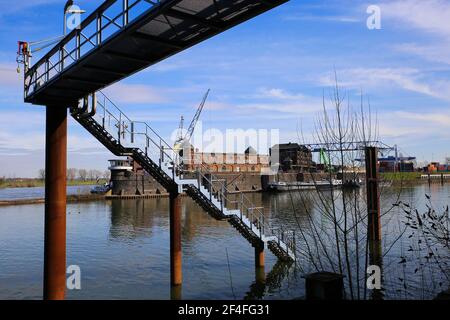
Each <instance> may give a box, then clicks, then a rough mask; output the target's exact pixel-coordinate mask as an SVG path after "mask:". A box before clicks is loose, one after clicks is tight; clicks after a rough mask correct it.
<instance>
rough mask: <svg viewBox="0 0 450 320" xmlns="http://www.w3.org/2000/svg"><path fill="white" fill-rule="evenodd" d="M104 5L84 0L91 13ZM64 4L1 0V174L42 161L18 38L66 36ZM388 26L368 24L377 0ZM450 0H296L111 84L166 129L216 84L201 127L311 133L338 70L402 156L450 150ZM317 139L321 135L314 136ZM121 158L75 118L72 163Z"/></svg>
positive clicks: (38, 115)
mask: <svg viewBox="0 0 450 320" xmlns="http://www.w3.org/2000/svg"><path fill="white" fill-rule="evenodd" d="M101 2H102V1H100V0H89V1H87V0H79V1H76V3H77V4H78V5H79V6H80V7H82V8H83V9H85V10H87V11H88V12H89V11H92V10H93V9H94V8H95V7H97V6H98V5H99V4H100V3H101ZM64 3H65V1H61V0H29V1H21V2H19V1H17V2H10V1H6V0H0V176H3V175H4V176H7V177H33V176H36V175H37V172H38V170H39V169H40V168H43V167H44V150H43V147H44V141H45V135H44V133H45V119H44V112H45V110H44V108H43V107H41V106H32V105H27V104H24V103H23V97H22V81H23V80H22V77H21V76H20V75H18V74H17V73H16V67H17V65H16V63H15V53H16V51H17V40H27V41H35V40H40V39H43V38H50V37H53V36H57V35H60V34H61V33H62V14H61V13H62V10H63V6H64ZM371 4H375V5H379V6H380V8H381V19H382V20H381V21H382V28H381V30H369V29H368V28H367V27H366V19H367V17H368V14H367V13H366V9H367V7H368V6H369V5H371ZM448 21H450V1H442V0H441V1H439V0H429V1H426V0H410V1H402V0H392V1H372V2H367V1H347V0H341V1H338V0H334V1H297V0H291V1H290V2H288V3H287V4H285V5H283V6H281V7H279V8H277V9H275V10H273V11H271V12H268V13H266V14H264V15H262V16H259V17H257V18H255V19H253V20H251V21H249V22H247V23H244V24H242V25H240V26H238V27H236V28H234V29H232V30H229V31H227V32H225V33H223V34H221V35H219V36H217V37H215V38H212V39H210V40H208V41H207V42H204V43H202V44H200V45H198V46H196V47H194V48H191V49H189V50H187V51H185V52H183V53H181V54H178V55H176V56H174V57H172V58H170V59H168V60H166V61H164V62H162V63H160V64H158V65H156V66H153V67H150V68H149V69H147V70H145V71H143V72H141V73H139V74H137V75H134V76H132V77H130V78H128V79H126V80H124V81H122V82H120V83H118V84H115V85H114V86H113V88H109V89H106V90H105V91H106V92H107V93H109V95H110V96H111V97H112V98H113V100H114V101H116V102H117V103H118V104H119V105H120V106H121V107H122V109H124V110H125V111H126V112H127V113H129V114H130V115H131V116H132V118H135V119H141V120H146V121H148V122H150V123H151V125H152V126H153V127H155V128H156V129H157V130H158V131H159V132H161V133H162V135H163V136H164V137H167V138H169V137H170V135H171V133H172V132H173V131H174V130H175V129H176V128H177V126H178V122H179V118H180V115H184V116H185V118H186V119H187V120H186V121H187V122H189V121H190V119H191V118H192V116H193V114H194V112H195V109H196V107H197V105H198V103H199V102H200V100H201V98H202V96H203V94H204V92H205V91H206V89H207V88H211V96H210V98H209V99H208V102H207V106H206V109H205V111H204V112H203V114H202V117H201V120H202V127H203V130H207V129H210V128H218V129H220V130H225V129H279V130H280V138H281V140H282V141H286V142H287V141H295V142H297V141H298V140H299V139H298V136H299V128H300V127H301V130H302V132H303V134H304V135H305V137H306V138H305V139H307V140H308V137H309V135H310V134H311V133H312V132H313V130H314V129H313V128H314V121H315V119H316V118H317V114H318V112H320V109H321V107H322V95H323V93H324V92H325V94H326V95H328V94H329V92H330V90H331V86H332V85H333V81H332V79H333V73H334V70H336V73H337V75H338V79H339V82H340V85H341V87H342V90H343V91H345V92H346V93H347V94H348V96H349V97H350V103H351V104H352V105H353V106H354V107H358V106H359V93H360V91H361V90H362V91H363V92H364V94H365V95H366V96H367V98H369V99H370V103H371V106H372V109H373V110H375V111H376V113H377V117H378V121H379V134H380V139H381V140H383V141H384V142H386V143H388V144H391V145H393V144H398V145H399V147H400V151H401V152H402V153H403V154H405V155H406V154H408V155H414V156H417V158H418V160H419V162H420V161H424V160H431V159H433V160H437V161H443V160H444V157H446V156H450V147H449V142H450V130H449V129H450V108H449V104H450V80H449V75H450V43H449V40H450V24H449V23H448ZM307 142H312V141H307ZM109 158H113V156H112V155H111V154H109V152H108V151H106V150H105V149H104V148H103V147H102V146H101V145H100V144H99V143H98V142H96V141H95V139H94V138H92V137H91V136H90V135H89V134H87V133H86V132H84V131H83V129H82V128H81V127H79V125H77V124H76V123H74V121H72V120H71V119H70V122H69V155H68V166H69V167H77V168H93V169H94V168H95V169H101V170H104V169H106V166H107V163H106V160H107V159H109Z"/></svg>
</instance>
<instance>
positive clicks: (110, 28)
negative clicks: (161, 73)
mask: <svg viewBox="0 0 450 320" xmlns="http://www.w3.org/2000/svg"><path fill="white" fill-rule="evenodd" d="M287 1H288V0H159V1H157V0H153V1H151V0H106V1H104V2H103V4H102V5H100V6H99V7H98V8H97V9H96V10H95V11H94V12H93V13H92V14H90V15H89V16H88V17H87V18H86V19H84V20H83V21H82V22H81V25H80V27H79V28H78V29H75V30H73V31H71V32H70V33H69V34H68V35H67V36H65V37H64V38H63V39H62V40H61V41H59V42H58V43H57V44H56V45H55V46H54V47H53V48H52V49H51V50H50V51H49V52H48V53H47V54H45V55H44V56H43V57H42V58H41V59H40V60H38V61H37V62H36V63H35V64H34V65H32V64H31V61H29V57H26V59H25V61H24V62H25V68H24V70H25V76H24V99H25V102H28V103H32V104H36V105H44V106H46V107H47V108H46V200H45V201H46V206H45V243H44V299H63V298H64V291H65V280H66V279H65V276H66V273H65V272H66V269H65V266H66V259H65V257H66V219H65V217H66V193H65V190H66V154H67V109H68V108H69V109H70V111H71V115H72V116H73V117H74V119H75V120H76V121H77V122H78V123H80V124H81V125H82V126H83V127H84V128H85V129H86V130H87V131H88V132H90V133H91V134H92V135H93V136H94V137H95V138H96V139H97V140H98V141H100V142H101V143H102V144H103V145H104V146H105V147H106V148H107V149H108V150H110V151H111V152H112V153H114V154H115V155H118V156H131V157H132V158H133V159H134V160H135V161H137V162H138V163H139V164H140V165H141V166H142V167H143V168H144V169H145V170H146V171H147V172H148V173H149V174H151V175H152V176H153V177H154V178H155V179H156V180H157V181H158V182H159V183H161V185H163V186H164V187H165V188H166V189H167V191H168V192H169V194H170V196H169V208H170V213H169V215H170V259H171V260H170V262H171V263H170V266H171V267H170V268H171V269H170V273H171V284H172V285H173V286H179V285H181V283H182V272H181V270H182V268H181V197H180V194H181V192H185V193H186V194H188V195H189V196H190V197H191V198H192V199H193V200H194V201H196V202H197V203H198V204H199V205H200V206H201V207H202V208H203V209H204V210H205V211H206V212H208V213H209V214H210V215H211V216H213V217H214V218H216V219H219V220H227V221H228V222H229V223H230V224H231V225H232V226H234V227H235V228H236V229H237V230H238V231H239V232H240V233H241V234H242V235H243V236H244V237H245V238H246V239H247V240H248V241H249V242H250V243H251V245H252V246H253V247H254V248H255V267H256V268H257V269H258V268H261V267H263V266H264V251H263V250H264V247H267V248H268V249H270V250H271V251H272V252H273V253H274V254H275V255H276V256H277V257H278V258H279V259H280V260H289V261H292V260H295V235H292V234H291V233H289V232H286V231H285V230H278V231H274V229H273V228H272V227H271V226H270V224H269V223H268V222H267V221H266V219H265V216H264V210H263V209H261V208H257V207H256V206H255V205H253V204H252V203H251V201H249V200H248V199H246V198H245V195H241V200H240V201H238V202H237V203H236V205H237V208H228V207H227V204H229V203H230V202H231V200H230V199H227V191H226V186H225V185H223V186H222V187H220V188H218V189H214V188H213V181H216V180H217V179H215V178H214V177H213V175H212V174H210V173H207V174H205V172H201V171H199V173H198V176H197V178H196V179H189V178H186V177H185V176H184V173H183V170H182V168H180V167H178V166H177V163H178V162H177V159H176V152H174V150H173V149H172V148H171V146H169V145H168V144H167V143H166V142H164V140H163V139H162V138H161V137H160V136H159V135H158V133H157V132H156V131H155V130H153V129H152V128H151V127H150V126H149V125H148V124H146V123H144V122H141V121H139V119H133V120H132V119H130V118H129V117H127V116H126V114H125V113H124V112H122V111H121V110H120V109H119V108H118V107H117V106H115V105H114V104H113V103H112V102H111V101H107V99H106V97H105V99H103V101H104V103H103V104H101V103H99V102H98V100H97V97H98V95H99V94H101V93H99V91H100V90H101V89H102V88H105V87H107V86H110V85H111V84H113V83H115V82H117V81H119V80H122V79H125V78H127V77H129V76H130V75H132V74H134V73H136V72H138V71H140V70H142V69H145V68H147V67H149V66H151V65H154V64H155V63H157V62H159V61H162V60H164V59H166V58H168V57H170V56H172V55H174V54H176V53H178V52H181V51H183V50H185V49H187V48H189V47H191V46H193V45H195V44H198V43H200V42H202V41H205V40H206V39H208V38H210V37H212V36H214V35H217V34H219V33H221V32H223V31H225V30H227V29H229V28H231V27H234V26H236V25H238V24H240V23H242V22H244V21H247V20H249V19H251V18H254V17H256V16H258V15H260V14H262V13H263V12H266V11H268V10H270V9H273V8H275V7H277V6H279V5H281V4H283V3H285V2H287ZM89 97H91V98H89ZM89 101H91V103H89ZM80 102H81V103H80ZM151 147H152V148H153V152H151V150H150V149H151Z"/></svg>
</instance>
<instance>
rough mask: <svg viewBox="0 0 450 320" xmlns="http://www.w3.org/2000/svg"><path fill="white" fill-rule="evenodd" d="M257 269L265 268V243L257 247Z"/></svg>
mask: <svg viewBox="0 0 450 320" xmlns="http://www.w3.org/2000/svg"><path fill="white" fill-rule="evenodd" d="M255 267H256V268H264V243H261V244H258V245H256V246H255Z"/></svg>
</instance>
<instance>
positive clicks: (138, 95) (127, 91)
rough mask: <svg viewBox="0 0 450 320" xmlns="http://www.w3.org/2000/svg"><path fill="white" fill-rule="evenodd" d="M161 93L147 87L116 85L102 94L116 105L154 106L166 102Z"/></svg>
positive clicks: (160, 90)
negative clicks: (147, 104)
mask: <svg viewBox="0 0 450 320" xmlns="http://www.w3.org/2000/svg"><path fill="white" fill-rule="evenodd" d="M162 91H164V90H163V89H157V88H154V87H152V86H148V85H142V84H124V83H117V84H114V85H112V86H110V87H109V88H107V89H105V90H104V93H105V94H106V95H107V96H108V97H109V98H111V100H112V101H114V102H117V103H129V104H143V103H149V104H154V103H161V102H166V101H167V99H166V98H165V97H164V96H163V95H162V94H161V92H162Z"/></svg>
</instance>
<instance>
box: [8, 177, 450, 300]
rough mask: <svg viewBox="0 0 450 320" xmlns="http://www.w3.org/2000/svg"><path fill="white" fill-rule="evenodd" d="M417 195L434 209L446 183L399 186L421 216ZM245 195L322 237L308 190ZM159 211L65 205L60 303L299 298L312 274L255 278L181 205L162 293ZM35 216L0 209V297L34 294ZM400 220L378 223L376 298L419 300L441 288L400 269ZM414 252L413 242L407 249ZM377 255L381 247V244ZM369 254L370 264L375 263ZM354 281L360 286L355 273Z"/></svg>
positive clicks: (277, 270)
mask: <svg viewBox="0 0 450 320" xmlns="http://www.w3.org/2000/svg"><path fill="white" fill-rule="evenodd" d="M425 194H428V195H430V196H431V198H432V200H433V201H435V203H436V206H443V205H446V204H448V202H449V194H450V185H448V184H447V185H444V186H441V185H431V186H430V187H428V185H424V186H414V187H409V188H404V189H403V190H402V194H401V199H402V200H403V201H405V202H412V203H414V204H415V205H417V206H418V207H419V210H421V209H420V208H422V209H423V208H425V209H426V203H425V202H424V200H425ZM356 195H359V196H361V195H363V190H360V191H356ZM330 196H331V195H330ZM352 196H355V194H354V193H348V194H345V197H349V199H350V198H351V197H352ZM247 197H249V198H251V199H252V201H253V202H254V203H256V205H257V206H263V207H265V208H266V209H265V214H266V218H267V221H270V222H271V224H272V225H274V226H282V227H283V228H285V229H288V230H289V229H295V230H296V231H297V232H298V233H299V238H300V231H302V232H304V233H305V235H307V234H308V233H311V231H314V229H312V226H311V223H310V221H311V219H314V221H316V222H317V228H319V229H318V230H317V232H319V233H320V232H322V229H323V230H325V231H326V228H327V226H328V224H329V219H328V218H326V215H325V214H324V212H323V211H322V210H321V209H320V208H321V202H320V200H319V199H318V198H317V195H316V194H315V193H314V192H304V193H302V195H300V194H299V193H297V192H295V193H292V194H289V193H280V194H272V195H270V194H261V193H253V194H247ZM397 198H398V193H397V191H396V190H395V188H392V189H391V190H390V191H389V190H384V191H383V193H382V204H383V205H384V207H383V209H382V212H385V211H387V210H388V208H389V207H390V206H391V205H392V203H394V202H395V201H396V199H397ZM168 212H169V208H168V199H164V198H161V199H137V200H111V201H98V202H88V203H70V204H68V213H69V214H68V216H67V227H68V233H67V241H68V242H67V252H68V254H67V260H68V263H69V264H77V265H79V266H80V267H81V269H82V270H83V290H81V291H79V292H75V291H71V292H68V298H69V299H71V298H80V299H91V298H96V299H99V298H100V299H101V298H103V299H110V298H134V299H170V298H174V299H175V298H177V299H178V298H183V299H234V296H236V298H237V299H243V298H246V299H268V298H270V299H292V298H298V297H302V296H303V295H304V280H302V278H301V276H302V275H304V274H305V273H307V272H309V271H315V267H314V266H313V265H308V263H309V262H308V259H306V257H305V256H300V257H299V261H297V263H296V264H292V265H290V266H288V265H285V264H282V263H277V260H276V258H275V257H274V256H273V255H272V254H271V253H269V252H266V267H265V270H264V272H263V271H262V270H259V271H260V272H255V268H254V250H253V248H252V247H251V245H250V244H249V243H248V242H247V241H246V240H245V239H243V238H242V236H241V235H240V234H239V233H238V232H237V231H236V230H234V229H233V228H232V227H231V226H230V225H229V224H228V223H227V222H226V221H216V220H214V219H213V218H211V217H210V216H209V215H208V214H207V213H205V212H204V211H203V210H202V209H201V208H200V207H198V206H197V205H196V204H195V203H194V202H193V201H191V200H190V199H189V198H183V200H182V252H183V281H184V282H183V287H182V288H177V289H179V290H175V291H174V290H171V288H170V276H169V270H170V268H169V233H168V229H169V228H168V227H169V214H168ZM43 214H44V207H43V205H28V206H15V207H0V252H1V255H0V270H2V272H1V273H0V283H1V284H2V290H0V298H3V299H10V298H17V299H21V298H25V297H26V298H37V299H39V298H40V297H41V292H42V290H41V288H42V251H43V246H42V244H43V223H42V221H43ZM401 217H402V212H401V211H399V210H391V211H389V212H387V213H386V214H385V215H384V216H383V234H384V235H385V238H384V239H383V242H382V244H381V250H382V254H381V255H380V254H379V253H378V257H381V256H382V257H383V273H384V275H383V283H384V286H385V287H384V289H385V290H384V291H383V292H382V293H383V298H386V299H392V298H396V299H398V298H414V297H415V298H427V299H428V298H430V297H433V296H434V295H435V294H436V293H437V292H439V291H442V290H443V289H442V288H441V287H439V285H438V284H439V282H440V280H441V279H440V278H439V277H438V276H439V275H438V274H437V273H436V274H434V273H432V274H431V276H428V275H427V274H426V273H424V274H420V275H419V273H420V272H421V270H420V271H419V272H418V273H417V274H416V273H415V269H414V268H413V267H412V265H411V266H410V265H407V264H399V261H400V260H399V257H400V256H405V255H406V253H407V252H408V250H409V246H410V245H412V244H411V241H412V240H414V239H415V238H414V237H413V238H411V239H409V238H408V237H409V236H410V233H406V234H405V235H404V236H403V237H402V238H401V240H399V241H397V242H395V241H394V240H395V239H396V238H397V237H398V235H399V233H401V231H402V229H401V228H400V226H401ZM320 228H322V229H320ZM325 231H323V232H325ZM360 231H361V232H363V231H364V230H360ZM309 245H310V246H311V250H312V251H313V252H317V248H316V247H315V246H316V245H320V243H319V244H316V243H315V242H313V241H311V242H309ZM324 245H325V246H326V247H327V249H330V252H333V251H332V250H331V249H332V247H333V242H332V240H328V239H326V241H324ZM417 246H418V244H417V243H416V244H415V246H414V248H416V247H417ZM376 248H378V250H380V246H377V247H376ZM227 250H228V253H229V257H228V258H227V254H226V252H227ZM302 250H303V251H305V246H304V245H302V246H301V247H300V248H299V251H302ZM376 252H377V250H374V253H375V255H374V256H373V261H375V260H376V259H377V255H376ZM363 254H364V252H363ZM422 256H423V254H422ZM322 258H323V259H326V257H324V256H322ZM331 258H332V259H334V258H335V255H332V256H331ZM370 263H372V262H370ZM228 264H229V266H230V269H229V268H228ZM327 271H330V270H327ZM424 272H426V270H424ZM230 273H231V277H230ZM230 278H231V279H230ZM400 278H401V279H402V280H399V279H400ZM360 279H362V280H361V285H363V282H364V274H363V273H361V274H360ZM406 280H407V281H408V285H407V286H405V282H406ZM402 281H403V282H402ZM422 282H424V283H422ZM443 285H445V282H444V284H443ZM424 286H428V287H427V289H426V290H422V289H420V288H423V287H424ZM405 287H406V289H404V288H405ZM231 288H233V290H231ZM399 289H401V290H402V291H401V292H398V291H397V290H399ZM419 289H420V290H419ZM406 291H407V292H406ZM380 293H381V292H380ZM370 294H372V292H369V295H368V297H370Z"/></svg>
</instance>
